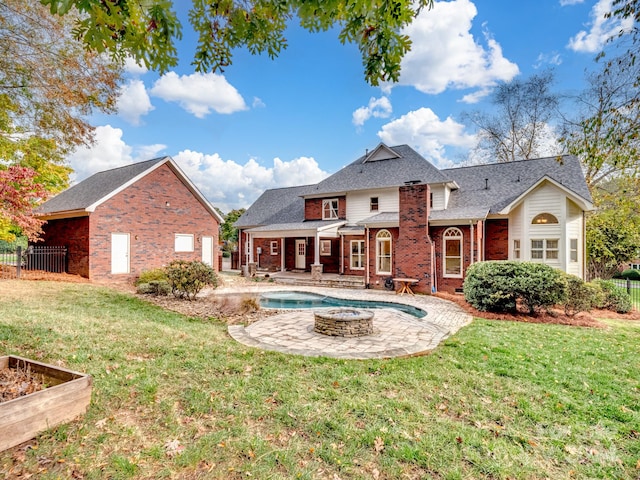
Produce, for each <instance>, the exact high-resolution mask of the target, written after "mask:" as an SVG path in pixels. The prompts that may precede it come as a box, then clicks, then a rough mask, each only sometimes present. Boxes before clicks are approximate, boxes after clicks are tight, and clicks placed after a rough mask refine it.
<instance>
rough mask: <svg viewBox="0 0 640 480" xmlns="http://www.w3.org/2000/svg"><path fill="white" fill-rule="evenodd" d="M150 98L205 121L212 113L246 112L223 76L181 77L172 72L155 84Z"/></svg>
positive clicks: (238, 95)
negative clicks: (171, 105)
mask: <svg viewBox="0 0 640 480" xmlns="http://www.w3.org/2000/svg"><path fill="white" fill-rule="evenodd" d="M151 94H152V95H154V96H156V97H160V98H162V99H163V100H165V101H167V102H176V103H178V105H180V106H181V107H182V108H184V109H185V110H186V111H188V112H189V113H192V114H193V115H195V116H196V117H198V118H204V117H206V116H207V115H208V114H209V113H211V111H212V110H213V111H215V112H217V113H223V114H228V113H234V112H238V111H240V110H246V109H247V106H246V104H245V102H244V99H243V98H242V96H241V95H240V94H239V93H238V91H237V90H236V89H235V87H234V86H233V85H231V84H230V83H229V82H227V79H226V78H224V76H222V75H218V74H215V73H193V74H191V75H180V76H179V75H178V74H176V73H175V72H169V73H167V74H165V75H163V76H162V77H160V78H159V79H158V80H157V81H156V82H155V83H154V85H153V88H152V89H151Z"/></svg>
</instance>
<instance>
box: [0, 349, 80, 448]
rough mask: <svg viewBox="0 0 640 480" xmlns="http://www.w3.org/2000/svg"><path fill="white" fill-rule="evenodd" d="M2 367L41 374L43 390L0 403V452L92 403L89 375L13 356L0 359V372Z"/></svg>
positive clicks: (72, 416) (77, 413) (69, 417)
mask: <svg viewBox="0 0 640 480" xmlns="http://www.w3.org/2000/svg"><path fill="white" fill-rule="evenodd" d="M5 368H9V369H26V370H28V371H30V372H31V373H32V374H34V375H41V376H42V378H43V380H44V382H45V386H46V388H44V389H43V390H39V391H36V392H34V393H29V394H27V395H25V396H21V397H18V398H14V399H12V400H8V401H6V402H0V451H2V450H6V449H7V448H11V447H14V446H16V445H19V444H21V443H22V442H26V441H27V440H30V439H31V438H33V437H35V436H36V435H37V434H38V433H40V432H43V431H44V430H48V429H49V428H53V427H55V426H57V425H60V424H62V423H65V422H69V421H71V420H73V419H74V418H76V417H77V416H78V415H82V414H84V413H85V412H86V411H87V407H88V406H89V402H90V401H91V385H92V379H91V375H87V374H84V373H78V372H74V371H71V370H67V369H65V368H60V367H56V366H53V365H48V364H46V363H40V362H36V361H34V360H29V359H27V358H21V357H17V356H14V355H7V356H0V370H2V369H5Z"/></svg>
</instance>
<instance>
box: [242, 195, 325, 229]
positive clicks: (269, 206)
mask: <svg viewBox="0 0 640 480" xmlns="http://www.w3.org/2000/svg"><path fill="white" fill-rule="evenodd" d="M314 187H315V185H303V186H300V187H287V188H274V189H271V190H266V191H265V192H264V193H263V194H262V195H260V197H259V198H258V199H257V200H256V201H255V202H253V205H251V206H250V207H249V209H248V210H247V211H246V212H244V214H243V215H242V216H241V217H240V218H239V219H238V220H237V221H236V223H235V226H236V227H238V228H248V227H257V226H260V225H269V224H272V223H297V222H303V221H304V199H303V198H302V196H301V195H305V194H307V193H308V192H309V191H310V190H311V189H312V188H314Z"/></svg>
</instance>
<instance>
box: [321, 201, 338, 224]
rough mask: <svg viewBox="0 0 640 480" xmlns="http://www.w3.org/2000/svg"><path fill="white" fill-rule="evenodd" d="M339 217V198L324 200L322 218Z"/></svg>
mask: <svg viewBox="0 0 640 480" xmlns="http://www.w3.org/2000/svg"><path fill="white" fill-rule="evenodd" d="M337 218H338V199H337V198H331V199H327V200H322V219H323V220H335V219H337Z"/></svg>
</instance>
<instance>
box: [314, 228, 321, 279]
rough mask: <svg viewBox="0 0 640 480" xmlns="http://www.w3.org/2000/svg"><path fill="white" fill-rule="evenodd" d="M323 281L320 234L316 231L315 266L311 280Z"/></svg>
mask: <svg viewBox="0 0 640 480" xmlns="http://www.w3.org/2000/svg"><path fill="white" fill-rule="evenodd" d="M320 279H322V264H321V263H320V232H319V231H318V230H316V236H315V241H314V243H313V265H311V280H320Z"/></svg>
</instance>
